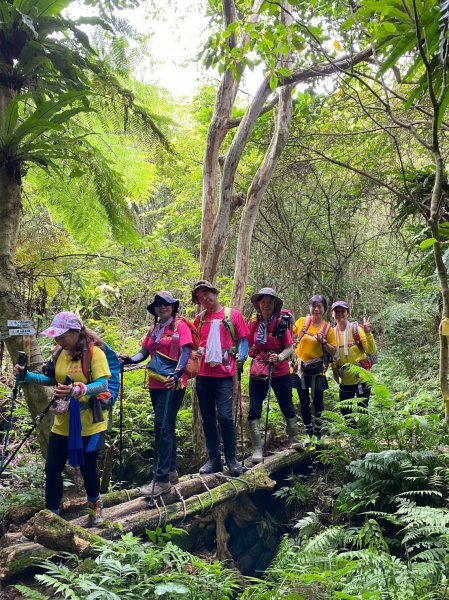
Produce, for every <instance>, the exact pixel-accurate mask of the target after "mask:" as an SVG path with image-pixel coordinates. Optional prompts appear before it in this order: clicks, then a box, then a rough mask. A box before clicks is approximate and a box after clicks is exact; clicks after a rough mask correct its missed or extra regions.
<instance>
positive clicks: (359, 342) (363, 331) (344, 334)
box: [331, 300, 377, 415]
mask: <svg viewBox="0 0 449 600" xmlns="http://www.w3.org/2000/svg"><path fill="white" fill-rule="evenodd" d="M331 310H332V316H333V318H334V320H335V322H336V323H337V325H336V326H335V328H334V331H335V334H336V337H337V342H338V343H337V352H336V354H335V362H334V365H335V367H334V377H335V379H336V381H337V383H339V384H340V394H339V398H340V400H349V399H351V398H354V397H356V398H362V399H363V400H364V401H363V402H361V403H360V405H361V406H364V407H367V406H368V401H369V397H370V393H371V390H370V388H369V386H368V385H367V383H366V382H364V381H363V376H359V375H357V374H355V373H352V372H351V370H350V369H349V366H350V365H360V366H364V365H363V361H366V360H367V359H368V358H369V356H374V355H375V354H376V351H377V350H376V342H375V341H374V336H373V333H372V329H373V326H372V324H371V317H368V319H365V320H364V322H363V326H362V325H359V324H358V323H350V322H349V315H350V310H349V304H348V303H347V302H345V301H344V300H336V301H335V302H334V303H333V304H332V307H331ZM354 327H356V328H357V329H356V333H355V332H354ZM354 335H356V337H357V338H358V339H354ZM360 363H362V364H360ZM341 412H342V413H343V414H344V415H346V414H350V413H351V410H350V409H349V408H342V409H341Z"/></svg>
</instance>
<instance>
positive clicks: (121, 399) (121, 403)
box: [118, 363, 125, 483]
mask: <svg viewBox="0 0 449 600" xmlns="http://www.w3.org/2000/svg"><path fill="white" fill-rule="evenodd" d="M124 367H125V365H124V364H123V363H120V416H119V419H120V420H119V428H120V429H119V438H118V448H119V465H120V483H122V482H123V373H124Z"/></svg>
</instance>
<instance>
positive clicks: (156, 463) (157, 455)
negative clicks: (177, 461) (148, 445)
mask: <svg viewBox="0 0 449 600" xmlns="http://www.w3.org/2000/svg"><path fill="white" fill-rule="evenodd" d="M171 391H172V390H170V389H168V390H167V394H166V396H165V405H164V416H163V417H162V427H161V433H160V434H159V439H158V441H157V444H156V446H155V450H156V452H155V458H154V469H153V471H154V472H153V485H152V487H151V497H150V499H149V501H148V508H154V507H155V506H156V503H155V502H154V488H155V486H156V473H157V470H158V469H159V458H160V455H161V441H162V432H163V431H164V429H165V426H166V424H167V414H168V401H169V400H170V392H171Z"/></svg>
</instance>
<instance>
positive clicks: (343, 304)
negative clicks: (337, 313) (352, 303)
mask: <svg viewBox="0 0 449 600" xmlns="http://www.w3.org/2000/svg"><path fill="white" fill-rule="evenodd" d="M339 307H340V308H345V309H346V310H347V311H348V312H349V304H348V303H347V302H345V301H344V300H335V302H334V303H333V304H332V306H331V311H333V310H335V309H336V308H339Z"/></svg>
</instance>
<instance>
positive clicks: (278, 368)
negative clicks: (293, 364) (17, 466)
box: [248, 319, 293, 377]
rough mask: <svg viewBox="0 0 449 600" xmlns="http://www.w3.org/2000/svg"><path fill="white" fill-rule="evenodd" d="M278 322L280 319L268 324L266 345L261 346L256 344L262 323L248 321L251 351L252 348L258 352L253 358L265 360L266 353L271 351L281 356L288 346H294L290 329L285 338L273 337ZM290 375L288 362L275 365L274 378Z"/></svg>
mask: <svg viewBox="0 0 449 600" xmlns="http://www.w3.org/2000/svg"><path fill="white" fill-rule="evenodd" d="M278 320H279V319H273V320H272V321H271V323H268V328H267V342H266V344H260V343H259V342H256V338H257V331H258V329H259V323H260V321H259V320H257V321H253V319H250V320H249V321H248V328H249V336H248V346H249V349H250V350H251V348H252V347H254V348H255V350H256V354H255V356H254V357H253V358H258V359H262V360H264V359H265V358H267V357H266V355H265V352H267V351H269V352H276V354H279V353H280V352H282V350H284V349H285V348H286V347H287V346H291V345H292V344H293V337H292V334H291V333H290V330H289V329H287V331H286V332H285V335H284V337H281V338H280V337H273V331H274V329H275V327H276V324H277V323H278ZM251 354H252V353H251ZM289 373H290V365H289V363H288V360H283V361H281V362H277V363H273V377H281V376H282V375H288V374H289Z"/></svg>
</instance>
